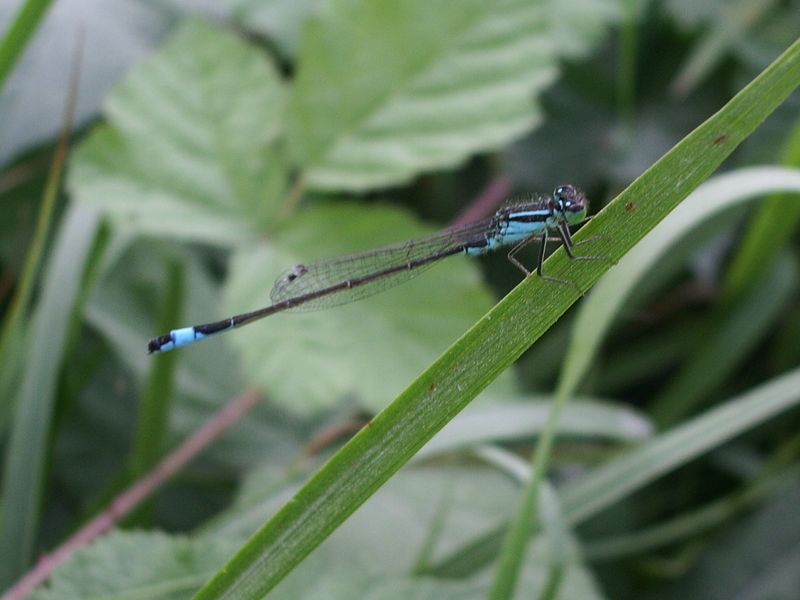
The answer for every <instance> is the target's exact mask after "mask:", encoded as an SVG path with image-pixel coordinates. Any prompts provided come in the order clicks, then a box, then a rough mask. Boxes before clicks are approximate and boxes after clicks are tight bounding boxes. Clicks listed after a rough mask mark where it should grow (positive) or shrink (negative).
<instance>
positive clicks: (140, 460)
mask: <svg viewBox="0 0 800 600" xmlns="http://www.w3.org/2000/svg"><path fill="white" fill-rule="evenodd" d="M167 282H168V283H167V291H166V294H165V298H164V301H163V307H162V309H161V314H160V315H159V317H158V327H157V328H156V331H161V330H164V331H167V330H168V329H169V327H170V323H178V322H179V321H180V320H181V319H180V318H179V316H180V309H181V306H182V305H183V300H184V293H185V292H184V268H183V267H182V265H181V264H179V263H178V262H177V261H174V260H170V261H169V262H168V266H167ZM170 354H175V356H170ZM179 358H180V356H179V353H178V352H173V353H169V352H168V353H166V354H163V355H159V356H157V357H156V360H154V361H153V362H152V366H151V369H150V373H149V375H148V378H147V383H146V384H145V388H144V391H143V392H142V400H141V406H140V408H139V415H138V422H137V428H136V435H135V437H134V443H133V448H132V450H131V456H130V459H129V460H130V472H129V474H128V477H129V480H130V481H135V480H136V479H138V478H140V477H143V476H144V475H145V474H146V473H147V472H148V471H149V470H150V469H152V468H153V467H154V466H155V465H156V464H157V463H158V461H159V460H160V459H161V457H162V456H163V455H164V453H165V450H166V447H167V434H168V433H169V421H170V415H171V409H172V400H173V392H174V388H175V369H176V367H177V365H178V359H179ZM154 508H155V504H154V502H153V501H152V500H151V501H149V502H147V503H145V504H143V505H142V506H140V507H139V508H138V509H137V510H136V512H135V513H134V514H133V515H132V516H131V517H130V518H129V519H128V520H127V521H126V522H127V524H132V523H136V524H137V525H140V526H143V525H145V524H149V522H150V521H151V517H152V514H153V510H154Z"/></svg>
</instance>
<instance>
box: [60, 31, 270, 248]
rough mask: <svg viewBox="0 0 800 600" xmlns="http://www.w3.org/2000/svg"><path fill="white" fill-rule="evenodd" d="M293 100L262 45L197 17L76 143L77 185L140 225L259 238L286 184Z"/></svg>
mask: <svg viewBox="0 0 800 600" xmlns="http://www.w3.org/2000/svg"><path fill="white" fill-rule="evenodd" d="M283 110H284V91H283V88H282V83H281V81H280V79H279V76H278V74H277V73H276V71H275V69H274V67H273V66H272V65H270V64H269V63H268V62H267V61H266V60H265V59H264V56H263V55H262V54H261V53H260V52H259V51H258V50H256V49H255V48H253V47H250V46H248V45H247V44H246V43H245V42H243V41H242V40H240V39H238V38H236V37H234V36H232V35H231V34H229V33H226V32H224V31H222V30H219V29H216V28H214V27H211V26H210V25H206V24H203V23H200V22H190V23H189V24H188V25H185V26H182V27H181V28H180V29H179V31H178V32H177V33H176V35H175V36H174V37H173V38H172V39H171V41H170V42H169V43H168V44H167V45H166V46H164V48H162V49H161V50H160V51H159V52H158V53H157V54H155V55H154V56H152V57H151V58H150V59H148V60H147V61H146V62H144V63H143V64H141V65H140V66H139V67H138V68H136V69H135V70H134V71H132V72H131V74H130V75H129V76H128V77H127V78H126V79H125V80H124V81H123V82H122V83H121V84H120V85H119V86H118V87H117V88H116V89H115V90H114V91H113V92H112V94H111V95H110V96H109V98H108V102H107V105H106V111H105V112H106V115H107V117H108V121H109V123H108V125H105V126H100V127H99V128H97V129H95V131H94V132H93V133H92V135H91V136H90V137H89V138H88V139H87V140H86V141H85V142H84V143H83V144H81V146H80V148H79V149H78V151H77V152H76V154H75V157H74V159H73V162H72V168H71V173H70V175H71V176H70V180H69V183H70V187H71V189H72V191H73V193H74V194H75V197H76V198H78V200H80V201H82V202H86V203H90V204H94V205H97V206H98V207H100V208H101V209H102V210H104V211H105V212H106V213H107V214H108V215H109V216H110V217H111V218H112V220H113V221H114V222H115V223H116V224H117V225H119V226H122V227H127V228H131V229H133V230H135V231H137V232H143V233H147V234H159V235H168V236H172V237H179V238H183V239H194V240H202V241H208V242H215V243H223V244H234V243H238V242H241V241H242V240H247V239H254V238H255V237H256V233H257V232H258V231H259V230H260V229H262V228H263V227H264V224H265V222H266V220H267V218H268V217H269V216H271V215H272V213H273V212H274V210H275V208H276V204H277V202H278V201H279V200H280V199H281V196H282V192H283V189H284V183H285V171H284V164H283V159H282V157H281V155H280V153H279V151H278V149H277V148H276V147H275V143H276V141H277V139H278V137H279V136H280V134H281V116H282V114H283Z"/></svg>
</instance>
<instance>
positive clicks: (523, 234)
mask: <svg viewBox="0 0 800 600" xmlns="http://www.w3.org/2000/svg"><path fill="white" fill-rule="evenodd" d="M588 207H589V203H588V201H587V199H586V197H585V196H584V195H583V194H582V193H581V192H580V191H578V190H577V189H576V188H575V187H574V186H572V185H561V186H558V187H557V188H556V189H555V190H553V194H552V195H551V196H544V197H536V198H531V199H527V200H517V201H514V202H510V203H508V204H505V205H504V206H503V207H501V208H500V209H499V210H498V211H497V212H496V213H495V214H494V216H492V217H489V218H487V219H482V220H480V221H476V222H474V223H469V224H467V225H462V226H459V227H454V228H452V229H446V230H444V231H441V232H439V233H434V234H432V235H429V236H426V237H422V238H418V239H415V240H410V241H407V242H403V243H400V244H395V245H392V246H386V247H383V248H377V249H373V250H368V251H366V252H362V253H359V254H350V255H347V256H342V257H339V258H332V259H328V260H323V261H320V262H316V263H312V264H308V265H297V266H295V267H292V268H291V269H289V270H288V271H287V272H286V273H284V274H283V275H282V276H281V277H279V278H278V280H277V281H276V282H275V285H274V286H273V288H272V292H271V294H270V299H271V300H272V304H271V305H269V306H266V307H264V308H259V309H258V310H254V311H252V312H247V313H243V314H240V315H235V316H233V317H230V318H228V319H223V320H222V321H215V322H213V323H206V324H204V325H194V326H193V327H183V328H181V329H173V330H172V331H170V332H169V333H168V334H166V335H162V336H159V337H157V338H153V339H152V340H150V342H149V344H148V350H149V351H150V353H153V352H165V351H167V350H172V349H173V348H178V347H179V346H186V345H187V344H191V343H194V342H197V341H199V340H203V339H205V338H207V337H209V336H211V335H213V334H215V333H219V332H221V331H227V330H229V329H233V328H234V327H239V326H241V325H246V324H247V323H252V322H253V321H257V320H258V319H262V318H264V317H268V316H269V315H273V314H275V313H278V312H282V311H284V310H317V309H321V308H327V307H330V306H337V305H340V304H347V303H348V302H352V301H354V300H358V299H360V298H364V297H366V296H370V295H372V294H375V293H377V292H380V291H383V290H385V289H387V288H389V287H392V286H394V285H397V284H398V283H402V282H404V281H408V280H409V279H411V278H412V277H414V276H415V275H416V274H417V273H419V272H421V271H422V270H424V269H425V268H426V267H429V266H431V265H432V264H433V263H435V262H437V261H438V260H439V259H441V258H445V257H446V256H452V255H454V254H467V255H469V256H475V255H480V254H486V253H487V252H490V251H492V250H495V249H497V248H500V247H502V246H511V250H510V251H509V252H508V259H509V260H510V261H511V262H512V263H513V264H514V265H515V266H516V267H517V268H519V269H520V270H522V272H523V273H525V275H526V276H528V275H531V272H530V271H529V270H528V269H526V268H525V266H524V265H523V264H522V263H521V262H520V261H519V260H518V259H517V258H516V254H517V253H518V252H519V251H520V250H521V249H522V248H524V247H525V246H527V245H528V244H530V243H532V242H534V241H537V240H538V241H540V245H539V253H538V258H537V261H536V273H537V274H538V275H539V276H540V277H542V278H544V279H548V280H551V281H557V282H559V283H567V284H569V285H574V284H572V283H571V282H566V281H563V280H560V279H556V278H554V277H549V276H546V275H544V274H543V273H542V262H543V261H544V257H545V251H546V247H547V242H548V241H556V242H561V243H562V244H563V245H564V249H565V250H566V252H567V255H568V256H569V257H570V258H571V259H573V260H587V259H588V260H597V259H601V260H604V257H596V256H576V255H575V254H574V253H573V251H572V250H573V248H574V247H575V245H576V243H575V242H573V241H572V237H571V235H570V231H569V228H570V226H572V225H577V224H579V223H581V222H583V221H584V220H586V213H587V211H588ZM584 241H586V240H584Z"/></svg>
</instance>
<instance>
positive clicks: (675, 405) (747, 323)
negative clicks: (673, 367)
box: [651, 255, 798, 428]
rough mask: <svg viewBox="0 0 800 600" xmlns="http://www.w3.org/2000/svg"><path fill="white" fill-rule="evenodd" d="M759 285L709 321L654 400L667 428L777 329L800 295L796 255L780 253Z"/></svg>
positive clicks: (656, 413)
mask: <svg viewBox="0 0 800 600" xmlns="http://www.w3.org/2000/svg"><path fill="white" fill-rule="evenodd" d="M780 258H782V259H785V260H778V261H777V262H775V263H773V264H772V265H771V267H768V268H767V272H766V273H761V274H760V275H761V276H760V277H756V279H755V280H754V282H753V283H754V285H752V286H751V287H750V288H749V289H747V290H746V292H745V293H743V294H742V295H741V296H740V297H739V298H737V299H736V300H735V301H733V302H732V303H731V304H730V305H729V306H725V307H724V308H723V309H722V310H720V311H719V314H717V315H715V318H713V319H710V320H709V323H708V324H707V326H705V327H704V335H702V336H701V337H700V341H699V342H698V344H697V346H695V348H694V349H693V350H692V351H691V352H690V353H689V356H688V357H687V359H686V362H685V366H683V367H682V368H681V370H680V371H679V372H678V374H677V375H675V376H674V377H673V378H672V379H671V380H670V382H669V384H668V385H666V386H665V387H664V388H663V389H662V390H661V392H660V393H659V394H658V395H657V396H656V397H655V398H654V399H653V400H652V402H651V406H652V415H653V420H654V421H655V422H656V423H657V424H658V425H660V426H661V427H662V428H666V427H668V426H669V425H672V424H674V423H678V422H679V421H681V420H682V419H683V418H684V417H685V416H686V415H689V414H692V413H693V412H695V409H696V406H697V404H698V403H700V402H702V401H703V400H704V399H708V398H709V397H710V395H711V393H712V392H714V391H715V390H717V389H718V386H719V385H721V384H722V383H723V382H724V381H726V380H727V379H726V378H728V377H729V376H730V374H731V373H732V372H733V371H734V370H735V369H736V368H737V367H739V366H740V365H741V363H742V361H744V360H745V358H746V357H747V356H748V355H749V354H750V353H751V352H752V351H753V348H754V347H755V346H756V345H757V344H759V343H761V342H762V341H763V340H764V337H765V336H767V335H768V334H769V332H770V331H772V330H773V328H774V326H775V322H776V321H777V320H778V319H780V317H781V314H782V313H783V311H784V310H785V309H786V306H787V305H788V304H790V303H791V302H792V299H793V298H795V297H796V290H797V282H798V267H797V261H796V260H792V258H793V257H792V256H791V255H786V256H781V257H780Z"/></svg>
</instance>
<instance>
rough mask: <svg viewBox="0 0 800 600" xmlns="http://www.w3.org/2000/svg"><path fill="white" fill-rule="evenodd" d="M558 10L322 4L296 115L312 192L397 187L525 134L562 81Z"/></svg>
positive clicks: (300, 78)
mask: <svg viewBox="0 0 800 600" xmlns="http://www.w3.org/2000/svg"><path fill="white" fill-rule="evenodd" d="M559 10H560V5H558V4H552V5H551V3H549V2H543V1H538V2H532V1H530V0H498V1H497V2H483V1H482V0H463V1H462V2H459V4H458V10H453V5H452V3H451V2H446V1H444V0H436V1H433V2H432V1H431V0H409V1H405V2H395V3H385V2H364V1H363V0H331V1H330V2H327V3H324V4H323V5H322V6H321V9H320V10H319V11H318V13H317V15H316V16H315V17H314V18H312V19H311V20H310V21H309V24H308V26H307V27H306V29H305V31H304V36H303V39H302V48H301V52H300V58H299V63H300V68H299V72H298V75H297V79H296V82H295V86H294V93H293V98H292V102H291V108H290V115H289V117H290V127H289V141H290V147H291V149H292V151H293V155H294V157H295V160H296V161H297V162H298V163H299V164H300V165H301V167H302V168H303V169H304V175H305V178H306V180H307V182H308V183H309V184H310V185H311V186H312V187H314V188H317V189H348V190H361V189H366V188H368V187H375V186H385V185H389V184H396V183H400V182H402V181H405V180H408V179H409V178H411V177H413V176H414V175H416V174H417V173H419V172H421V171H424V170H427V169H433V168H440V167H446V166H452V165H455V164H457V163H458V162H460V161H462V160H464V158H466V157H467V156H468V155H469V154H470V153H473V152H475V151H478V150H487V149H491V148H496V147H499V146H501V145H502V144H505V143H507V142H508V141H509V140H511V139H513V138H514V137H517V136H519V135H520V134H522V133H524V132H525V131H527V130H528V129H529V128H530V127H531V126H532V125H533V124H534V123H535V122H536V120H537V115H538V110H537V109H536V107H535V104H534V101H533V99H532V96H533V94H535V93H536V92H537V91H540V90H541V89H542V88H543V87H544V86H545V85H546V84H547V83H549V82H550V81H551V79H552V78H553V76H554V74H555V60H556V57H557V54H558V53H559V45H558V44H553V43H552V38H551V34H552V31H553V30H552V28H551V22H554V21H557V20H558V19H557V17H556V16H555V15H557V14H558V11H559ZM577 46H581V44H580V43H578V44H577Z"/></svg>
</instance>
